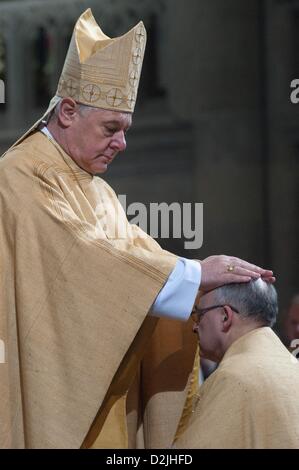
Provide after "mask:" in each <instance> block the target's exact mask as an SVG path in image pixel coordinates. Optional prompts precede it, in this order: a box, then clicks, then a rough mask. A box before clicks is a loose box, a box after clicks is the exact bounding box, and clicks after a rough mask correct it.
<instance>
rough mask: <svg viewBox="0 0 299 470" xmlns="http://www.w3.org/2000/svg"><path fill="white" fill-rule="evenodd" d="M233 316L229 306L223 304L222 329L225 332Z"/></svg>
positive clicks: (230, 324)
mask: <svg viewBox="0 0 299 470" xmlns="http://www.w3.org/2000/svg"><path fill="white" fill-rule="evenodd" d="M233 316H234V312H233V311H232V309H231V308H230V306H229V305H224V306H223V312H222V331H223V332H224V333H227V332H228V331H229V330H230V328H231V326H232V322H233Z"/></svg>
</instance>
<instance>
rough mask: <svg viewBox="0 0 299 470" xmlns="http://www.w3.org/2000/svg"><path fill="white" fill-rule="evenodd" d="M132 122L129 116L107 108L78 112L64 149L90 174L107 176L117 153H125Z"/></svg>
mask: <svg viewBox="0 0 299 470" xmlns="http://www.w3.org/2000/svg"><path fill="white" fill-rule="evenodd" d="M131 123H132V116H131V114H129V113H124V112H118V111H109V110H104V109H96V110H92V111H90V112H89V111H87V112H85V111H84V112H83V113H82V112H77V114H76V118H75V119H74V122H73V123H72V126H71V128H70V130H69V133H68V136H67V140H66V146H65V147H66V148H65V150H66V151H67V152H68V153H69V155H70V156H71V157H72V159H73V160H74V161H75V162H76V163H77V165H79V166H80V167H81V168H83V169H84V170H85V171H87V172H88V173H90V174H92V175H94V174H96V173H105V171H106V170H107V168H108V165H110V163H111V162H112V161H113V160H114V158H115V157H116V155H117V154H118V152H122V151H124V150H125V148H126V139H125V134H126V132H127V131H128V129H129V128H130V126H131Z"/></svg>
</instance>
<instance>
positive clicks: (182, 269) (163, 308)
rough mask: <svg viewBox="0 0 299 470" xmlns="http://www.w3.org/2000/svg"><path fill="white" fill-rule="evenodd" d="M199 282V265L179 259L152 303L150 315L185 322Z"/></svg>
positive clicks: (188, 260)
mask: <svg viewBox="0 0 299 470" xmlns="http://www.w3.org/2000/svg"><path fill="white" fill-rule="evenodd" d="M200 282H201V265H200V263H198V262H197V261H193V260H190V259H186V258H179V259H178V260H177V263H176V265H175V267H174V269H173V271H172V272H171V274H170V276H169V278H168V280H167V282H166V284H165V286H164V287H163V288H162V289H161V291H160V292H159V294H158V296H157V298H156V300H155V302H154V303H153V305H152V307H151V310H150V312H149V313H150V315H152V316H154V317H167V318H173V319H175V320H181V321H187V320H188V318H189V316H190V314H191V311H192V307H193V304H194V302H195V298H196V295H197V293H198V289H199V286H200Z"/></svg>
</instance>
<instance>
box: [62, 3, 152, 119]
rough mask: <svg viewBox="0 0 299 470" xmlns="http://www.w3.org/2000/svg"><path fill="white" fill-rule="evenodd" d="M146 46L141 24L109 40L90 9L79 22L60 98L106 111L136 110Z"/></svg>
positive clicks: (69, 53)
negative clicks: (68, 98) (69, 98)
mask: <svg viewBox="0 0 299 470" xmlns="http://www.w3.org/2000/svg"><path fill="white" fill-rule="evenodd" d="M145 44H146V31H145V27H144V25H143V23H142V21H140V22H139V23H138V24H137V25H136V26H135V27H134V28H132V29H131V30H130V31H128V32H127V33H126V34H124V35H123V36H120V37H117V38H112V39H111V38H109V37H108V36H106V35H105V34H104V33H103V31H102V30H101V28H100V27H99V25H98V24H97V23H96V21H95V19H94V17H93V15H92V12H91V10H90V8H89V9H88V10H86V11H85V12H84V13H82V15H81V16H80V18H79V19H78V20H77V22H76V24H75V27H74V32H73V36H72V39H71V42H70V46H69V50H68V53H67V56H66V59H65V63H64V67H63V70H62V74H61V77H60V79H59V83H58V88H57V92H56V95H57V96H60V97H67V96H70V97H72V98H73V99H74V100H76V101H78V102H79V103H83V104H86V105H88V106H95V107H97V108H102V109H111V110H116V111H125V112H129V113H132V112H133V111H134V107H135V103H136V97H137V90H138V85H139V79H140V74H141V68H142V62H143V56H144V50H145Z"/></svg>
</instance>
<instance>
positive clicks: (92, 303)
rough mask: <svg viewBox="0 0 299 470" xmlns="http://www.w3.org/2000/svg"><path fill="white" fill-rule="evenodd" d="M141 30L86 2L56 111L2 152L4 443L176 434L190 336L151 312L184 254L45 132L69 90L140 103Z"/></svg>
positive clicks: (161, 442)
mask: <svg viewBox="0 0 299 470" xmlns="http://www.w3.org/2000/svg"><path fill="white" fill-rule="evenodd" d="M145 42H146V32H145V28H144V26H143V23H142V22H140V23H139V24H137V25H136V26H135V27H134V28H132V29H131V30H130V31H129V32H128V33H126V34H124V35H123V36H121V37H117V38H113V39H111V38H109V37H108V36H106V35H105V34H104V33H103V32H102V30H101V29H100V27H99V26H98V25H97V23H96V22H95V20H94V18H93V16H92V13H91V11H90V10H87V11H86V12H85V13H83V14H82V15H81V16H80V18H79V19H78V21H77V23H76V25H75V28H74V32H73V36H72V39H71V43H70V46H69V50H68V53H67V57H66V60H65V64H64V67H63V71H62V74H61V77H60V80H59V84H58V89H57V92H56V95H55V96H54V98H53V99H52V100H51V103H50V106H49V108H48V110H47V111H46V113H45V114H44V116H42V117H41V118H40V119H39V120H38V121H37V122H36V123H35V124H34V125H33V126H32V128H31V129H29V131H28V132H26V134H25V135H23V136H22V137H21V138H20V139H19V141H18V142H16V144H14V146H13V147H12V148H11V149H10V150H9V151H8V152H7V153H6V154H5V155H4V156H3V158H2V159H1V162H0V188H1V190H0V191H1V198H0V206H1V215H2V224H1V228H0V230H1V232H0V237H1V266H2V268H3V269H2V275H1V280H0V289H1V295H0V308H1V316H0V338H1V340H2V343H1V344H4V345H5V360H4V361H3V363H1V364H0V396H1V404H0V417H1V418H0V447H1V448H80V447H85V448H89V447H114V448H116V447H128V446H130V447H136V446H137V447H143V446H146V447H158V446H161V447H163V446H167V445H171V440H172V437H173V435H174V432H175V428H176V425H177V423H178V420H179V417H180V412H181V409H182V405H183V403H184V398H185V394H184V393H185V392H184V387H185V384H186V382H187V379H188V374H189V372H190V370H191V369H192V364H193V357H194V347H191V348H190V344H191V343H190V337H189V335H190V332H189V331H187V330H186V328H182V327H181V326H180V324H176V323H175V322H173V323H171V321H167V320H163V321H160V322H159V325H158V326H157V322H158V320H157V319H156V318H154V317H147V318H146V315H147V312H148V311H149V309H150V307H151V305H152V303H153V301H154V299H155V298H156V296H157V294H158V293H159V291H160V289H161V288H162V286H163V285H164V283H165V281H166V279H167V278H168V276H169V273H170V272H171V271H172V270H173V268H174V266H175V264H176V260H177V258H176V256H174V255H172V254H170V253H168V252H166V251H164V250H162V249H161V248H160V247H159V245H158V244H157V243H156V242H155V241H154V240H153V239H151V238H150V237H148V236H146V235H145V234H143V233H142V236H141V231H140V230H139V228H138V227H134V226H131V225H129V224H128V222H127V219H126V216H125V213H124V211H123V209H122V208H121V206H120V204H119V202H118V199H117V198H116V196H115V194H114V192H113V190H112V189H111V188H110V187H109V186H108V184H107V183H105V182H104V181H103V180H102V179H100V178H98V177H93V176H92V175H90V174H88V173H87V172H86V171H84V170H82V169H81V168H80V167H79V166H78V165H77V164H76V163H75V162H74V161H73V160H72V158H71V157H70V156H69V155H68V154H67V153H66V152H65V151H64V150H63V148H62V147H61V146H60V145H59V144H58V143H57V142H55V141H54V140H53V139H51V138H48V136H47V135H45V134H44V133H43V132H41V131H40V130H41V126H42V125H43V123H44V122H45V121H47V119H48V117H49V116H50V115H51V113H52V112H53V110H54V108H55V106H56V105H57V103H59V101H60V100H61V98H64V97H71V98H73V99H74V100H75V101H77V102H78V103H81V104H85V105H88V106H93V107H98V108H101V109H107V110H118V111H122V112H128V113H132V112H133V110H134V106H135V101H136V95H137V88H138V83H139V78H140V73H141V66H142V60H143V54H144V48H145ZM107 214H108V215H107ZM116 226H117V227H118V228H120V229H121V232H122V233H126V237H123V238H121V237H117V236H115V227H116ZM113 234H114V235H113ZM145 319H146V320H145ZM154 330H155V334H154V335H153V332H154ZM190 331H191V329H190ZM152 335H153V336H152ZM151 337H152V340H150V338H151ZM186 345H189V347H185V346H186ZM145 349H146V350H147V354H146V357H145V359H144V362H143V366H142V368H141V369H139V371H138V366H139V363H140V359H141V357H142V356H143V354H144V351H145ZM181 370H183V371H184V376H183V377H182V376H181V373H180V371H181ZM170 371H171V373H170ZM134 378H135V381H134V383H133V380H134ZM193 384H194V381H193ZM185 413H186V410H185ZM140 417H141V418H140ZM142 423H145V426H143V424H142Z"/></svg>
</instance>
